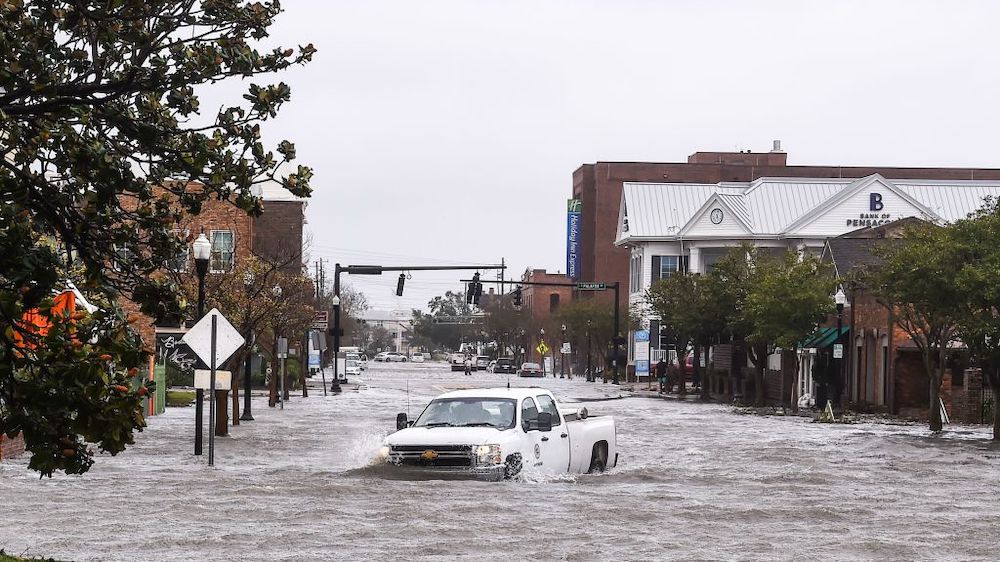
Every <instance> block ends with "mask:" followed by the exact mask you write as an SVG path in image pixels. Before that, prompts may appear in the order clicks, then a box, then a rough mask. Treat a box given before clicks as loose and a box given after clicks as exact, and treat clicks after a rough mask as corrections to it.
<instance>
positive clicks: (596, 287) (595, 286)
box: [576, 283, 608, 291]
mask: <svg viewBox="0 0 1000 562" xmlns="http://www.w3.org/2000/svg"><path fill="white" fill-rule="evenodd" d="M607 288H608V286H607V284H605V283H577V284H576V289H577V290H578V291H603V290H605V289H607Z"/></svg>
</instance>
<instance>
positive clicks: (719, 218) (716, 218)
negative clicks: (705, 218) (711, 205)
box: [711, 209, 722, 224]
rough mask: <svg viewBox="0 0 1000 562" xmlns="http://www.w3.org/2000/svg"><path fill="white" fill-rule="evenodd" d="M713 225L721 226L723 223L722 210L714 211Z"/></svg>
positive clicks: (712, 216)
mask: <svg viewBox="0 0 1000 562" xmlns="http://www.w3.org/2000/svg"><path fill="white" fill-rule="evenodd" d="M711 218H712V224H719V223H720V222H722V209H712V215H711Z"/></svg>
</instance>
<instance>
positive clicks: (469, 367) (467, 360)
mask: <svg viewBox="0 0 1000 562" xmlns="http://www.w3.org/2000/svg"><path fill="white" fill-rule="evenodd" d="M465 374H466V375H469V376H470V377H471V376H472V357H470V356H468V355H466V356H465Z"/></svg>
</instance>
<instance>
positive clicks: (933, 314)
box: [870, 223, 972, 431]
mask: <svg viewBox="0 0 1000 562" xmlns="http://www.w3.org/2000/svg"><path fill="white" fill-rule="evenodd" d="M889 242H890V243H887V244H882V245H879V246H876V247H875V253H876V255H877V256H879V257H880V258H881V259H882V262H883V263H882V264H881V265H880V266H879V267H878V269H877V270H876V271H875V272H874V273H873V274H872V280H871V283H870V286H871V287H872V288H873V290H874V291H875V294H876V295H877V296H878V298H879V301H880V302H881V303H882V304H883V305H884V306H885V307H887V308H888V309H889V310H890V311H891V313H892V316H893V318H894V319H895V321H896V325H897V326H899V328H900V329H902V330H903V331H904V332H906V334H907V335H908V336H910V338H911V339H912V340H913V343H914V344H915V345H916V346H917V349H918V350H919V351H920V355H921V359H922V360H923V364H924V370H925V371H926V373H927V378H928V381H929V384H930V393H929V394H930V413H931V415H930V429H931V431H941V427H942V423H941V400H940V391H941V381H942V379H943V373H944V369H945V355H946V353H947V351H948V344H949V343H951V342H952V341H954V340H955V338H956V336H957V333H958V329H959V326H958V323H957V322H958V318H959V316H960V313H961V312H960V311H962V310H963V309H967V307H966V306H965V302H966V301H965V298H964V294H963V291H964V288H963V286H962V285H961V284H960V283H958V278H957V277H958V272H959V271H960V267H959V266H957V264H962V263H963V262H962V261H960V260H962V259H963V258H962V256H961V255H956V254H954V253H953V252H954V251H955V245H954V244H953V241H952V240H951V234H950V232H949V230H948V229H945V228H941V227H939V226H936V225H933V224H927V223H924V224H920V225H914V226H910V227H909V228H907V229H906V230H905V231H903V233H902V237H901V238H900V240H898V241H895V240H893V241H889ZM966 264H967V262H966ZM970 273H972V270H970Z"/></svg>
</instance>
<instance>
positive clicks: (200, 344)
mask: <svg viewBox="0 0 1000 562" xmlns="http://www.w3.org/2000/svg"><path fill="white" fill-rule="evenodd" d="M212 316H215V317H216V318H217V320H216V327H215V366H216V367H218V366H219V365H222V364H223V363H225V362H226V360H227V359H229V358H230V357H232V356H233V354H234V353H236V350H237V349H239V348H240V347H241V346H243V344H244V343H245V342H246V340H244V339H243V336H241V335H240V332H239V331H238V330H237V329H236V328H234V327H233V325H232V324H230V323H229V320H226V317H225V316H223V315H222V313H221V312H219V309H217V308H213V309H212V310H209V311H208V314H206V315H205V316H203V317H202V319H201V320H199V321H198V323H197V324H195V325H194V326H193V327H192V328H191V329H190V330H188V331H187V333H186V334H184V337H183V338H181V341H183V342H184V343H186V344H187V345H188V347H190V348H191V351H193V352H194V354H195V355H197V356H198V358H199V359H201V360H202V361H204V362H205V364H206V365H208V366H209V367H211V365H212Z"/></svg>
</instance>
